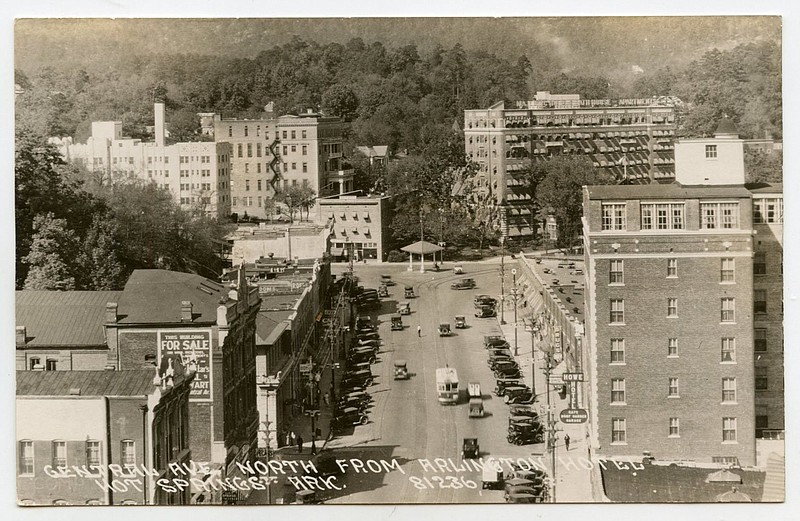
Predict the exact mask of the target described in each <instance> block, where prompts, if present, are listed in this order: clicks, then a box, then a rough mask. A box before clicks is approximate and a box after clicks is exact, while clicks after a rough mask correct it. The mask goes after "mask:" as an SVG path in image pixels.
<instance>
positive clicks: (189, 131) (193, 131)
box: [169, 109, 201, 143]
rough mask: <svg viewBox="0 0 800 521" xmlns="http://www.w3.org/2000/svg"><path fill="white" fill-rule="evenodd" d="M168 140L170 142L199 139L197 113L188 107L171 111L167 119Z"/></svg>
mask: <svg viewBox="0 0 800 521" xmlns="http://www.w3.org/2000/svg"><path fill="white" fill-rule="evenodd" d="M169 140H170V141H171V142H172V143H186V142H188V141H200V140H201V135H200V118H199V117H198V116H197V113H195V112H192V111H191V110H188V109H181V110H178V111H175V112H173V113H172V117H171V118H170V121H169Z"/></svg>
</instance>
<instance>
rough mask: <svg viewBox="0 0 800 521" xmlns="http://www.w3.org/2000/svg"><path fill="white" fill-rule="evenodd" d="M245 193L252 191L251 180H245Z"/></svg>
mask: <svg viewBox="0 0 800 521" xmlns="http://www.w3.org/2000/svg"><path fill="white" fill-rule="evenodd" d="M244 191H245V192H249V191H250V180H249V179H245V180H244Z"/></svg>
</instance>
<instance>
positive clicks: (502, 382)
mask: <svg viewBox="0 0 800 521" xmlns="http://www.w3.org/2000/svg"><path fill="white" fill-rule="evenodd" d="M520 386H521V383H520V379H519V378H498V379H497V384H496V385H495V387H494V394H495V395H497V396H503V395H504V394H505V393H506V389H507V388H509V387H520Z"/></svg>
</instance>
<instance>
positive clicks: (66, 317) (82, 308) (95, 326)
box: [16, 290, 122, 347]
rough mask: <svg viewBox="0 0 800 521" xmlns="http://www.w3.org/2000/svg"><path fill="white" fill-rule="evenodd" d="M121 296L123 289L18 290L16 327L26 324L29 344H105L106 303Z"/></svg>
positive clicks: (32, 345)
mask: <svg viewBox="0 0 800 521" xmlns="http://www.w3.org/2000/svg"><path fill="white" fill-rule="evenodd" d="M121 296H122V292H121V291H32V290H23V291H17V292H16V320H17V326H25V329H26V336H27V342H26V345H27V346H28V347H41V346H87V347H88V346H105V345H106V338H105V334H104V332H103V322H105V309H106V304H107V303H109V302H118V301H119V300H120V298H121Z"/></svg>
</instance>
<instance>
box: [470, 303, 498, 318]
mask: <svg viewBox="0 0 800 521" xmlns="http://www.w3.org/2000/svg"><path fill="white" fill-rule="evenodd" d="M475 316H476V317H477V318H492V317H496V316H497V311H495V309H494V306H481V307H479V308H478V309H477V310H475Z"/></svg>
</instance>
